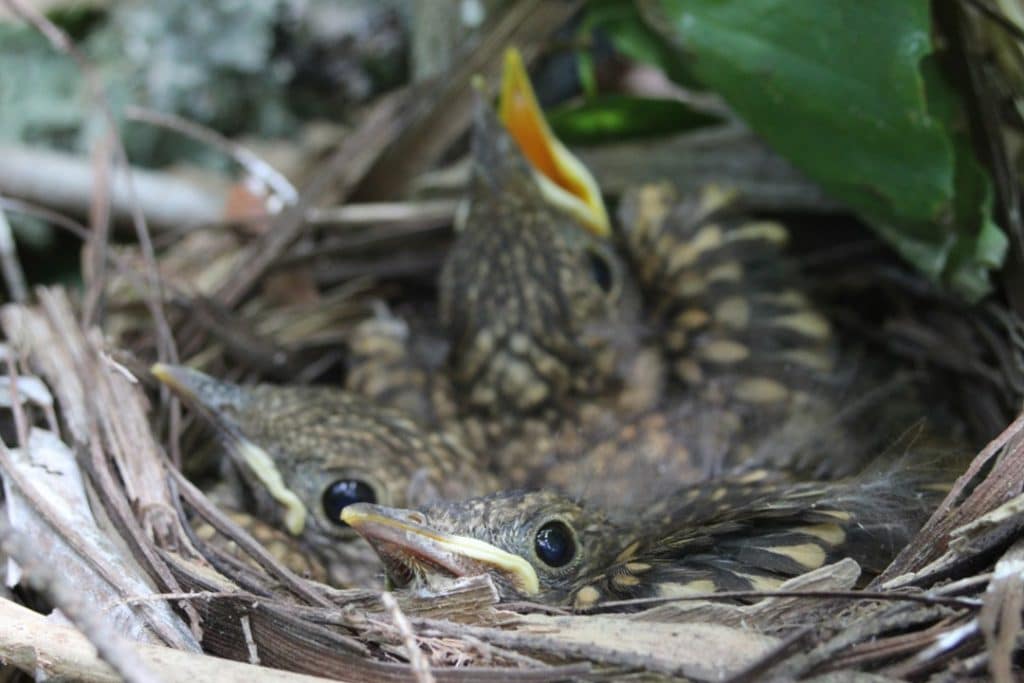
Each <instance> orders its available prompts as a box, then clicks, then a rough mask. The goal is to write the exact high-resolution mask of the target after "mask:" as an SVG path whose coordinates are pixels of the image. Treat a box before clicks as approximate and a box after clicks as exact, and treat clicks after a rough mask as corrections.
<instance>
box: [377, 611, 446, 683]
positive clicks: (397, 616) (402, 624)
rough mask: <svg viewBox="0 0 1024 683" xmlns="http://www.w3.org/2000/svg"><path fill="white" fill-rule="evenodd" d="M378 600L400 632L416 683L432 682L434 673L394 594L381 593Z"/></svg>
mask: <svg viewBox="0 0 1024 683" xmlns="http://www.w3.org/2000/svg"><path fill="white" fill-rule="evenodd" d="M380 601H381V604H383V605H384V609H386V610H387V611H388V613H389V614H390V615H391V620H392V621H394V622H395V627H396V628H397V629H398V632H399V633H401V634H402V641H403V643H404V644H405V650H406V653H407V654H408V656H409V664H410V665H411V666H412V670H413V673H414V674H415V675H416V681H417V683H434V674H432V673H430V665H429V664H428V663H427V658H426V657H424V656H423V651H422V650H420V646H419V643H417V642H416V634H415V633H413V631H412V624H410V623H409V619H408V618H406V616H405V614H403V613H402V608H401V607H399V606H398V601H397V600H395V596H393V595H392V594H391V593H381V594H380Z"/></svg>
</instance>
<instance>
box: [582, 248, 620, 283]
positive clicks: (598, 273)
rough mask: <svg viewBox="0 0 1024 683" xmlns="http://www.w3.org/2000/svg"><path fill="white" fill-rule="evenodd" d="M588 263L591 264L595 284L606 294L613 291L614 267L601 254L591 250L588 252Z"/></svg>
mask: <svg viewBox="0 0 1024 683" xmlns="http://www.w3.org/2000/svg"><path fill="white" fill-rule="evenodd" d="M587 262H588V263H589V264H590V277H592V278H594V282H596V283H597V286H598V287H600V288H601V290H602V291H604V292H610V291H612V285H613V284H614V282H613V278H612V267H611V264H609V263H608V259H606V258H605V257H604V256H602V255H601V254H599V253H597V252H596V251H594V250H592V249H590V250H588V251H587Z"/></svg>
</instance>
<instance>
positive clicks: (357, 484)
mask: <svg viewBox="0 0 1024 683" xmlns="http://www.w3.org/2000/svg"><path fill="white" fill-rule="evenodd" d="M321 502H322V504H323V506H324V514H325V515H326V516H327V519H329V520H331V521H332V522H334V523H335V524H337V525H338V526H348V525H347V524H345V523H344V522H343V521H341V511H342V510H344V509H345V508H346V507H348V506H349V505H352V504H354V503H376V502H377V493H376V492H375V491H374V490H373V487H372V486H370V485H369V484H367V483H366V482H365V481H360V480H359V479H339V480H338V481H336V482H334V483H333V484H331V485H330V486H328V487H327V488H326V489H325V490H324V496H323V499H322V500H321Z"/></svg>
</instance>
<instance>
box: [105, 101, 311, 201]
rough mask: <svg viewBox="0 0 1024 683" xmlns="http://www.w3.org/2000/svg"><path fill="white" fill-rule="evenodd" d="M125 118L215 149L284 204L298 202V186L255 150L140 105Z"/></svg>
mask: <svg viewBox="0 0 1024 683" xmlns="http://www.w3.org/2000/svg"><path fill="white" fill-rule="evenodd" d="M125 118H127V119H128V120H130V121H141V122H144V123H148V124H150V125H153V126H159V127H161V128H167V129H168V130H173V131H175V132H177V133H181V134H182V135H185V136H187V137H190V138H192V139H194V140H198V141H199V142H203V143H205V144H207V145H210V146H211V147H215V148H216V149H219V150H221V151H223V152H224V153H226V154H227V155H229V156H230V157H231V158H232V159H234V160H235V161H236V162H237V163H238V165H239V166H241V167H242V168H244V169H245V171H246V172H247V173H248V174H249V175H251V176H252V177H254V178H256V179H258V180H259V181H260V182H262V183H263V184H264V185H266V186H267V187H268V188H270V190H271V191H272V192H273V193H274V196H275V197H277V198H278V200H279V201H280V202H281V204H282V205H288V204H295V203H296V202H297V201H298V200H299V193H298V191H297V190H296V189H295V186H294V185H292V184H291V182H289V180H288V179H287V178H285V177H284V175H283V174H282V173H281V172H279V171H278V170H277V169H275V168H274V167H273V166H271V165H270V164H268V163H267V162H266V161H264V160H263V159H261V158H260V157H258V156H257V155H256V154H255V153H254V152H253V151H252V150H250V149H248V148H247V147H245V146H243V145H240V144H239V143H237V142H234V141H233V140H229V139H228V138H226V137H224V136H223V135H221V134H220V133H218V132H216V131H214V130H211V129H210V128H207V127H206V126H200V125H199V124H197V123H193V122H192V121H189V120H187V119H183V118H182V117H180V116H175V115H174V114H166V113H162V112H157V111H153V110H151V109H146V108H144V107H138V106H130V107H128V108H126V109H125Z"/></svg>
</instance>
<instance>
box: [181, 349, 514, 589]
mask: <svg viewBox="0 0 1024 683" xmlns="http://www.w3.org/2000/svg"><path fill="white" fill-rule="evenodd" d="M161 374H163V375H164V376H163V377H162V378H161V379H162V380H163V381H164V382H166V383H167V384H168V385H169V386H171V388H172V389H173V390H174V391H175V392H176V393H177V394H178V395H179V396H181V397H182V398H183V399H184V400H185V401H186V403H187V404H188V405H190V406H191V407H192V408H193V409H195V410H197V411H198V412H199V413H200V414H202V415H203V416H204V417H205V418H206V419H207V420H208V421H209V423H210V424H211V425H212V426H213V427H214V428H215V429H216V430H217V431H218V433H219V434H220V436H221V438H222V441H223V443H224V445H225V448H226V450H227V451H228V453H229V454H231V455H232V461H233V462H234V463H235V465H236V466H237V467H236V469H237V470H238V472H239V473H240V474H241V477H242V479H243V480H244V482H246V484H247V486H246V490H247V491H246V492H247V494H248V496H249V498H250V499H251V504H252V506H253V510H254V512H255V513H256V514H257V516H258V517H259V519H261V520H265V521H266V522H269V523H271V524H273V525H275V526H276V527H278V528H282V529H284V528H287V526H288V525H287V508H285V507H284V506H283V505H282V503H281V502H280V500H278V499H276V498H275V496H274V495H273V494H272V492H271V491H270V490H269V489H268V487H267V486H266V485H265V482H264V481H263V480H262V479H261V478H260V477H259V476H257V475H256V474H254V472H253V469H252V468H251V467H250V466H249V464H248V461H247V459H246V455H245V454H246V449H247V448H249V447H255V448H256V449H258V451H260V452H261V453H263V454H265V455H266V456H267V457H268V458H269V460H270V461H271V462H272V463H273V467H274V468H275V469H276V471H277V472H278V473H279V475H280V478H281V482H282V484H283V486H284V487H285V488H287V489H288V490H289V491H291V492H292V493H293V494H294V495H295V497H296V500H297V501H298V502H299V503H300V504H301V506H302V508H303V510H304V525H303V527H302V529H301V531H300V532H299V533H298V540H299V542H301V544H302V547H303V548H304V549H305V551H306V552H308V553H311V554H314V555H316V556H318V557H319V559H320V560H321V561H322V562H323V563H324V564H325V565H326V566H327V568H328V570H329V572H330V575H331V578H332V580H333V581H334V582H335V583H340V584H348V583H352V582H357V583H359V582H362V583H365V582H366V581H367V580H369V579H370V578H371V577H372V576H373V575H374V573H376V572H377V571H379V569H378V566H377V565H376V563H375V562H373V561H372V556H371V554H370V553H368V552H367V548H366V547H365V545H363V544H362V543H361V542H360V541H358V537H357V536H356V535H355V534H354V533H353V532H352V530H351V529H349V528H348V527H346V526H345V525H344V524H342V523H341V520H340V519H328V518H327V516H326V515H325V512H324V508H323V504H322V498H323V495H324V492H325V490H326V489H327V487H329V486H330V485H331V484H332V483H333V482H335V481H337V480H339V479H353V480H359V481H362V482H365V483H366V484H367V485H369V486H370V487H371V488H372V489H373V490H374V493H375V495H376V499H377V500H378V501H379V502H382V503H386V504H389V505H399V506H410V505H412V506H415V505H423V504H426V503H429V502H431V501H434V500H438V499H445V500H451V499H459V498H464V497H467V496H472V495H479V494H482V493H486V492H488V491H494V490H496V489H497V488H498V482H497V480H496V479H495V478H494V477H493V476H492V475H490V473H488V472H487V471H486V470H484V469H482V468H481V467H479V466H478V463H477V459H476V456H475V455H474V454H473V453H472V452H471V451H469V450H468V449H466V448H464V447H463V446H462V445H461V443H460V442H459V441H458V440H457V439H456V438H454V437H452V436H450V435H448V434H444V433H440V432H432V431H429V430H427V429H424V428H423V427H421V426H420V425H419V424H418V423H417V422H415V421H414V420H412V419H410V418H409V417H407V416H406V415H404V414H403V413H401V412H399V411H396V410H391V409H386V408H381V407H379V406H376V405H374V404H372V403H370V402H369V401H367V400H366V399H364V398H362V397H360V396H356V395H354V394H351V393H349V392H345V391H341V390H337V389H331V388H326V387H302V386H277V385H268V384H260V385H253V386H244V387H243V386H239V385H235V384H231V383H227V382H221V381H219V380H216V379H214V378H212V377H209V376H207V375H204V374H202V373H199V372H196V371H194V370H190V369H188V368H183V367H180V366H164V369H163V370H162V371H161Z"/></svg>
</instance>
